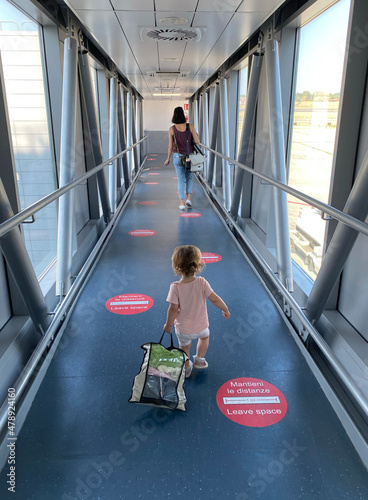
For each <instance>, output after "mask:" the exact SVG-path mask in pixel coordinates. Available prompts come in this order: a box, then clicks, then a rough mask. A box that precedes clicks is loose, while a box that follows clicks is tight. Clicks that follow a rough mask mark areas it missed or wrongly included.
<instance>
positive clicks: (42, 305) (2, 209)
mask: <svg viewBox="0 0 368 500" xmlns="http://www.w3.org/2000/svg"><path fill="white" fill-rule="evenodd" d="M13 215H14V212H13V210H12V208H11V205H10V201H9V199H8V196H7V194H6V191H5V188H4V184H3V182H2V180H1V178H0V223H2V222H5V221H7V220H8V219H10V217H13ZM0 246H1V251H2V253H3V255H4V257H5V259H6V262H7V263H8V266H9V269H10V272H11V273H12V275H13V277H14V281H15V282H16V284H17V287H18V289H19V292H20V294H21V296H22V298H23V300H24V303H25V305H26V307H27V309H28V312H29V315H30V317H31V319H32V321H33V323H34V325H35V327H36V329H37V330H39V329H40V328H39V327H40V326H41V327H42V331H41V333H44V332H45V331H46V330H47V327H48V324H49V317H48V310H47V305H46V302H45V298H44V296H43V293H42V291H41V288H40V285H39V283H38V280H37V276H36V273H35V271H34V269H33V266H32V263H31V260H30V258H29V255H28V252H27V249H26V246H25V244H24V240H23V237H22V235H21V232H20V230H19V228H18V227H15V228H14V229H11V230H10V231H9V232H8V233H6V234H5V235H4V236H3V237H2V238H1V239H0Z"/></svg>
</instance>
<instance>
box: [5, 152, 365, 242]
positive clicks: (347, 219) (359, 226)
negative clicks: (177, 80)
mask: <svg viewBox="0 0 368 500" xmlns="http://www.w3.org/2000/svg"><path fill="white" fill-rule="evenodd" d="M199 145H200V146H202V147H203V148H205V149H207V150H208V151H211V153H214V154H215V155H217V156H220V158H224V159H225V160H227V161H229V162H230V163H232V164H233V165H236V166H238V167H240V168H241V169H243V170H245V172H248V173H250V174H252V175H255V176H256V177H259V178H260V179H263V180H265V181H267V182H268V183H269V184H271V185H272V186H275V187H277V188H280V189H282V190H283V191H285V192H286V193H289V194H291V195H293V196H295V198H299V199H300V200H303V201H305V202H306V203H308V204H309V205H312V206H313V207H316V208H319V209H320V210H321V211H322V212H324V213H326V214H328V215H331V216H332V217H333V218H334V219H336V220H338V221H340V222H343V223H344V224H346V225H347V226H350V227H352V228H353V229H355V230H356V231H359V232H360V233H363V234H365V235H366V236H368V224H366V223H365V222H362V221H360V220H359V219H356V218H355V217H352V216H351V215H348V214H346V213H345V212H341V210H338V209H337V208H334V207H332V206H331V205H328V204H327V203H323V202H322V201H319V200H317V199H316V198H313V197H312V196H309V195H307V194H304V193H302V192H301V191H298V190H297V189H294V188H292V187H290V186H288V185H287V184H284V183H282V182H280V181H277V180H276V179H273V178H272V177H269V176H268V175H265V174H261V173H260V172H257V171H256V170H254V169H253V168H251V167H247V166H246V165H244V164H243V163H239V162H238V161H236V160H233V159H232V158H229V157H228V156H225V155H223V154H221V153H218V152H217V151H214V150H213V149H211V148H209V147H208V146H205V145H204V144H201V143H200V144H199ZM0 236H1V226H0Z"/></svg>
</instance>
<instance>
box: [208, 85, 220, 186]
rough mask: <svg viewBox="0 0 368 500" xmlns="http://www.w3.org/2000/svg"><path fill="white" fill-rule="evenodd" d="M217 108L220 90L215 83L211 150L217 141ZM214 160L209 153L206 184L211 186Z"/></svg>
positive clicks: (213, 156) (218, 106) (214, 147)
mask: <svg viewBox="0 0 368 500" xmlns="http://www.w3.org/2000/svg"><path fill="white" fill-rule="evenodd" d="M219 108H220V90H219V84H218V83H216V87H215V97H214V102H213V122H212V130H211V144H210V148H211V149H214V150H215V149H216V141H217V128H218V119H219V118H218V116H219ZM215 158H216V156H215V155H214V154H213V153H210V158H209V162H208V184H209V185H210V186H212V183H213V174H214V169H215Z"/></svg>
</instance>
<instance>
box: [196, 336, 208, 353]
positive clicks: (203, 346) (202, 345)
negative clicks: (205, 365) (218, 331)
mask: <svg viewBox="0 0 368 500" xmlns="http://www.w3.org/2000/svg"><path fill="white" fill-rule="evenodd" d="M209 342H210V337H209V336H208V337H205V338H203V339H198V344H197V354H196V356H197V358H204V357H205V355H206V352H207V349H208V344H209Z"/></svg>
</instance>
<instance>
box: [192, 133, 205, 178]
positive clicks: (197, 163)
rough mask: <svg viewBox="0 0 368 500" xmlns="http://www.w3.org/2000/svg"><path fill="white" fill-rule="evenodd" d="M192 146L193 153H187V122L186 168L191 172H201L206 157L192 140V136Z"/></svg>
mask: <svg viewBox="0 0 368 500" xmlns="http://www.w3.org/2000/svg"><path fill="white" fill-rule="evenodd" d="M192 147H193V153H189V125H188V124H187V158H189V162H188V166H187V169H188V170H190V171H191V172H203V167H204V162H205V160H206V158H205V156H204V155H203V154H202V152H201V150H200V149H199V147H198V146H197V145H196V143H195V142H194V141H193V136H192Z"/></svg>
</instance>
